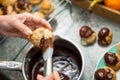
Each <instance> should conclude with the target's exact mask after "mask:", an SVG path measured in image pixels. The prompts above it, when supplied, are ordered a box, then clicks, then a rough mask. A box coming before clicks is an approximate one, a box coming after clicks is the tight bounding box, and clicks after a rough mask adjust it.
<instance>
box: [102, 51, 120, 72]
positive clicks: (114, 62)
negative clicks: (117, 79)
mask: <svg viewBox="0 0 120 80" xmlns="http://www.w3.org/2000/svg"><path fill="white" fill-rule="evenodd" d="M104 60H105V63H106V64H107V66H109V67H111V68H112V69H114V70H115V71H117V70H119V69H120V56H119V55H118V54H115V53H112V52H107V53H105V55H104Z"/></svg>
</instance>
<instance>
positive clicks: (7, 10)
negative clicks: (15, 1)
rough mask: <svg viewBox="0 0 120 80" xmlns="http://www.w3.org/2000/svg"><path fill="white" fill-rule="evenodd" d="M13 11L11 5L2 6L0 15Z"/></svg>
mask: <svg viewBox="0 0 120 80" xmlns="http://www.w3.org/2000/svg"><path fill="white" fill-rule="evenodd" d="M12 12H13V7H12V6H11V5H9V6H7V7H2V8H1V9H0V15H10V14H12Z"/></svg>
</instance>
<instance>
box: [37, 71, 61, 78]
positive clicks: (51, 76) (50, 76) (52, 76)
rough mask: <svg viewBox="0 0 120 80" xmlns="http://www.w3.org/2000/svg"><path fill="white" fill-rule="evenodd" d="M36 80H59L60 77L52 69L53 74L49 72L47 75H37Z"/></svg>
mask: <svg viewBox="0 0 120 80" xmlns="http://www.w3.org/2000/svg"><path fill="white" fill-rule="evenodd" d="M37 80H61V79H60V76H59V73H58V72H57V71H54V72H53V74H50V75H49V76H47V77H43V76H41V75H37Z"/></svg>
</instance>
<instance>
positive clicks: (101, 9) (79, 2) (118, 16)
mask: <svg viewBox="0 0 120 80" xmlns="http://www.w3.org/2000/svg"><path fill="white" fill-rule="evenodd" d="M71 1H72V3H73V4H74V5H76V6H78V7H81V8H83V9H86V10H88V7H89V5H90V3H91V1H89V0H71ZM92 12H94V13H96V14H98V15H101V16H103V17H105V18H108V19H110V20H113V21H116V22H120V11H117V10H113V9H110V8H108V7H106V6H104V5H101V4H96V5H95V6H94V8H93V9H92Z"/></svg>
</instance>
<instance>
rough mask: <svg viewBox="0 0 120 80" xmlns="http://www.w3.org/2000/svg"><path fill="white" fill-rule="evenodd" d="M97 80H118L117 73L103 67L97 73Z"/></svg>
mask: <svg viewBox="0 0 120 80" xmlns="http://www.w3.org/2000/svg"><path fill="white" fill-rule="evenodd" d="M94 78H95V80H116V73H115V71H114V70H113V69H112V68H110V67H107V66H106V67H103V68H100V69H98V70H96V71H95V73H94Z"/></svg>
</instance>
